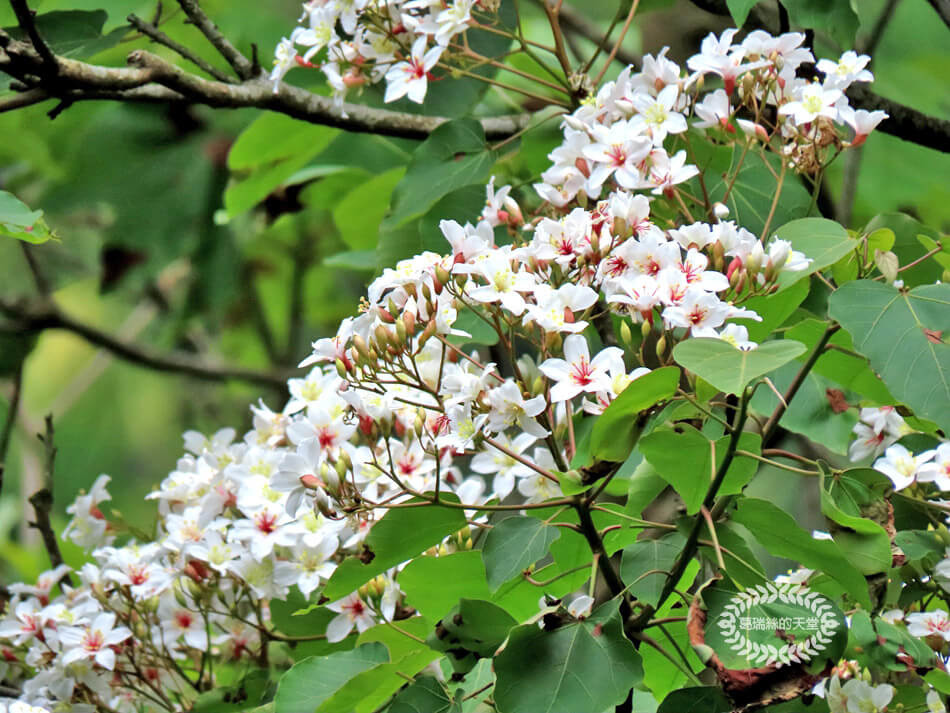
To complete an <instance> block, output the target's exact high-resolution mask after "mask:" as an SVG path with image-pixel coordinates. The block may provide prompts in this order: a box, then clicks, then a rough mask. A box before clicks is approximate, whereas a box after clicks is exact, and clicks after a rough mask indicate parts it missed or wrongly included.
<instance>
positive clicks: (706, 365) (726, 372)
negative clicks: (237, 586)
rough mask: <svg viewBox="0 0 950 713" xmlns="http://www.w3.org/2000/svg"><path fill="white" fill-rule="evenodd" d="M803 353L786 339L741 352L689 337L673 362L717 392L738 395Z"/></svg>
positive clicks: (719, 341) (724, 344)
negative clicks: (761, 377)
mask: <svg viewBox="0 0 950 713" xmlns="http://www.w3.org/2000/svg"><path fill="white" fill-rule="evenodd" d="M804 351H805V345H804V344H801V343H800V342H793V341H791V340H789V339H782V340H777V341H772V342H765V343H764V344H760V345H759V346H758V347H756V348H755V349H751V350H749V351H742V350H741V349H736V348H735V347H734V346H732V345H731V344H729V343H728V342H726V341H724V340H722V339H714V338H707V337H702V338H697V337H692V338H690V339H687V340H685V341H682V342H680V343H679V344H677V345H676V346H675V347H674V348H673V358H674V359H676V361H677V362H678V363H679V364H680V366H683V367H686V368H687V369H689V370H690V371H691V372H693V373H694V374H696V375H697V376H699V377H701V378H703V379H705V380H706V381H708V382H709V383H710V384H712V385H713V386H715V387H716V388H717V389H719V390H720V391H724V392H726V393H727V394H740V393H742V390H743V389H744V388H745V386H746V385H747V384H749V383H750V382H752V381H754V380H755V379H758V378H759V377H760V376H764V375H765V374H768V373H769V372H770V371H772V370H773V369H778V368H779V367H780V366H782V364H785V363H787V362H790V361H791V360H792V359H794V358H795V357H797V356H798V355H799V354H801V353H802V352H804Z"/></svg>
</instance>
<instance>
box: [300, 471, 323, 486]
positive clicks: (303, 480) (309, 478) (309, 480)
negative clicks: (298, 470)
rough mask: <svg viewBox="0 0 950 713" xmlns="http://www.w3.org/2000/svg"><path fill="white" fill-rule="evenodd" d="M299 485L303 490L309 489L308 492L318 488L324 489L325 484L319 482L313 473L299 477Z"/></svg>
mask: <svg viewBox="0 0 950 713" xmlns="http://www.w3.org/2000/svg"><path fill="white" fill-rule="evenodd" d="M300 484H301V485H302V486H303V487H305V488H309V489H310V490H317V489H319V488H325V487H326V483H324V482H323V481H322V480H320V479H319V478H318V477H317V476H315V475H314V474H313V473H307V474H306V475H301V476H300Z"/></svg>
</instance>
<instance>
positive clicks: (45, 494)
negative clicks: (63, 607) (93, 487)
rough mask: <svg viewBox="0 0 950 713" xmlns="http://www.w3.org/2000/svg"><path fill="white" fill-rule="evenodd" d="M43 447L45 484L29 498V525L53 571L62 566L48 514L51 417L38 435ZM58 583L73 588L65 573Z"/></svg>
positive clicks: (53, 462)
mask: <svg viewBox="0 0 950 713" xmlns="http://www.w3.org/2000/svg"><path fill="white" fill-rule="evenodd" d="M39 439H40V441H42V443H43V447H44V448H45V449H46V473H45V475H46V482H45V483H44V484H43V487H42V488H40V489H39V490H37V491H36V492H35V493H33V495H31V496H30V505H32V506H33V513H34V516H35V518H36V521H35V522H31V523H30V527H35V528H36V529H37V530H39V532H40V536H41V537H42V538H43V546H44V547H45V548H46V552H47V554H48V555H49V561H50V564H51V565H52V568H53V569H56V568H57V567H59V566H60V565H61V564H63V555H62V553H61V552H60V551H59V541H58V540H57V539H56V533H55V532H53V525H52V523H50V517H49V516H50V513H51V512H52V511H53V476H54V474H55V470H56V446H55V445H54V443H53V415H52V414H48V415H47V416H46V433H45V435H44V434H40V435H39ZM58 583H65V584H68V585H69V586H70V587H72V586H73V578H72V577H70V576H69V573H68V572H67V573H66V574H64V575H63V576H62V577H60V579H59V582H58Z"/></svg>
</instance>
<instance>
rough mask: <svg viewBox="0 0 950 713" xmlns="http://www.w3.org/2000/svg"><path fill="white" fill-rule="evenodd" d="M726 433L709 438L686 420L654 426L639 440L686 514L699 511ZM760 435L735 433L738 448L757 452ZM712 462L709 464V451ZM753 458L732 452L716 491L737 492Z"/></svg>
mask: <svg viewBox="0 0 950 713" xmlns="http://www.w3.org/2000/svg"><path fill="white" fill-rule="evenodd" d="M729 439H730V437H729V436H723V437H722V438H720V439H718V440H717V441H711V440H709V439H708V438H706V436H704V435H703V434H702V433H700V432H699V431H698V430H696V429H695V428H693V427H692V426H689V425H686V424H678V425H677V426H676V427H675V428H658V429H656V430H655V431H653V433H650V434H649V435H647V436H644V437H643V439H642V440H641V442H640V452H641V453H643V457H644V458H646V459H647V460H648V461H649V462H650V464H651V465H652V466H653V467H654V468H656V470H657V472H658V473H659V474H660V476H662V478H663V479H664V480H665V481H666V482H667V483H669V484H670V485H671V486H673V489H674V490H676V492H677V493H678V494H679V496H680V497H681V498H682V499H683V504H684V505H685V506H686V512H687V513H688V514H690V515H692V514H695V513H697V512H699V508H700V506H701V505H702V504H703V499H704V498H705V497H706V492H707V491H708V490H709V486H710V484H711V483H712V480H713V477H714V476H715V469H717V468H718V467H719V466H720V465H721V464H722V461H723V458H725V456H726V450H727V448H728V443H729ZM760 446H761V439H760V438H759V436H758V435H757V434H755V433H743V434H742V435H741V436H740V437H739V445H738V448H739V449H740V450H746V451H749V452H751V453H758V452H759V449H760ZM714 452H715V457H716V462H715V466H714V465H713V453H714ZM756 468H757V462H756V461H755V460H754V459H752V458H748V457H745V456H736V457H734V458H733V460H732V463H731V464H730V466H729V471H728V472H727V473H726V477H725V479H724V480H723V482H722V486H721V487H720V488H719V493H720V494H722V495H729V494H734V493H739V492H741V491H742V488H743V486H745V484H746V483H748V482H749V480H751V479H752V476H753V475H755V471H756Z"/></svg>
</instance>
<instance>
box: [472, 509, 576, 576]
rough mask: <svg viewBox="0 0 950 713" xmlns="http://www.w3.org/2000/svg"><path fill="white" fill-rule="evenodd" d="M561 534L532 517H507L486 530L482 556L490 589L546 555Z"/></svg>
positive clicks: (554, 528)
mask: <svg viewBox="0 0 950 713" xmlns="http://www.w3.org/2000/svg"><path fill="white" fill-rule="evenodd" d="M560 536H561V533H560V532H558V530H557V528H556V527H551V526H550V525H547V524H545V523H543V522H541V521H540V520H538V519H536V518H533V517H525V516H517V517H509V518H506V519H504V520H502V521H501V522H498V523H496V524H495V526H494V527H493V528H492V529H491V530H489V531H488V535H486V537H485V547H484V549H483V550H482V557H483V558H484V560H485V571H486V572H487V574H488V586H489V588H490V589H491V590H492V591H493V592H494V591H496V590H497V589H498V588H499V587H500V586H501V585H502V584H504V583H505V582H507V581H508V580H509V579H511V578H512V577H515V576H517V575H518V574H520V573H521V572H523V571H524V570H525V569H526V568H527V567H529V566H530V565H532V564H534V563H535V562H537V561H538V560H539V559H541V558H542V557H544V556H545V555H547V553H548V550H549V549H550V547H551V543H552V542H554V541H555V540H556V539H557V538H558V537H560Z"/></svg>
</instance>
